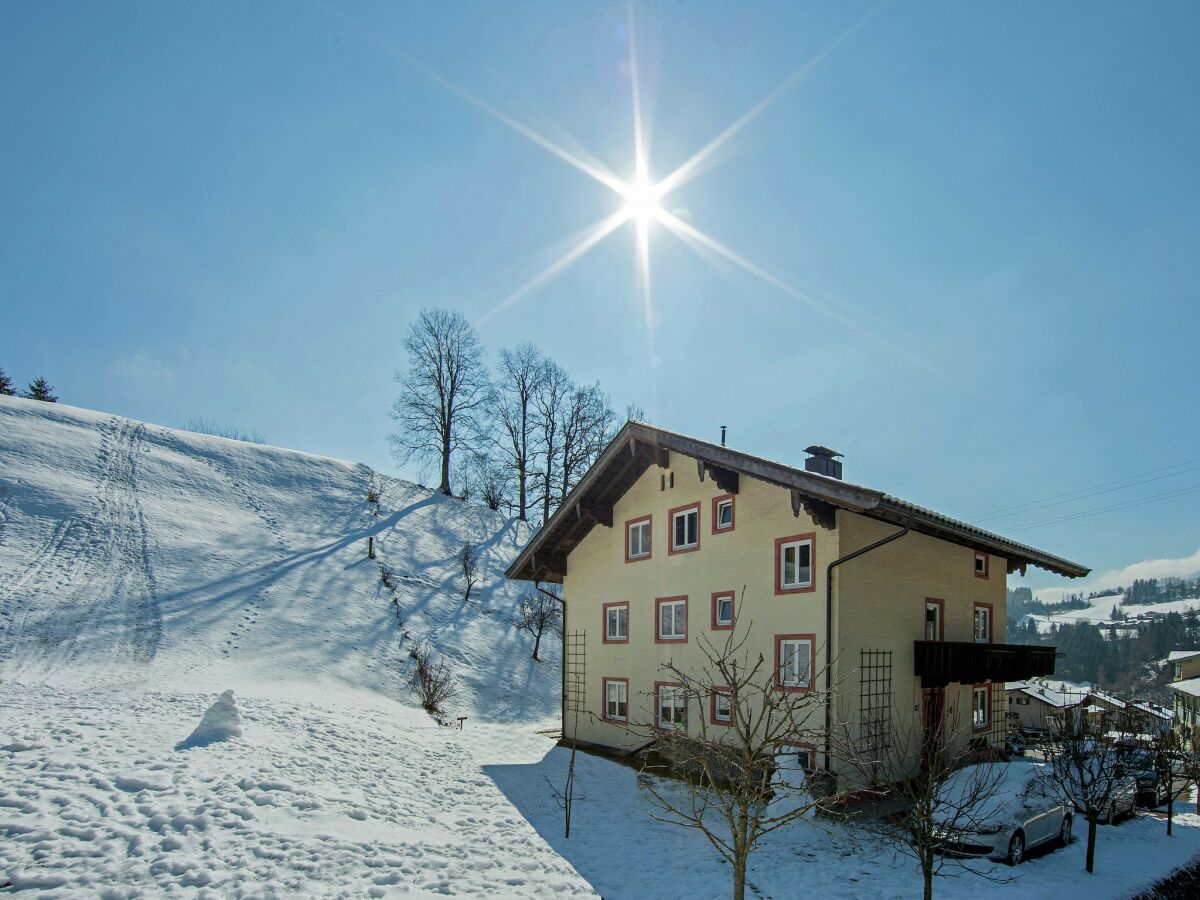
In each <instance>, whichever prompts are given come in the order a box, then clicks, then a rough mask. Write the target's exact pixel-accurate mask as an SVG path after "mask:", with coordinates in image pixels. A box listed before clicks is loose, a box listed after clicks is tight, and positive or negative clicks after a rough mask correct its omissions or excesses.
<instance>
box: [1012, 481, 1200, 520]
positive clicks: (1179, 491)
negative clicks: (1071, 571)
mask: <svg viewBox="0 0 1200 900" xmlns="http://www.w3.org/2000/svg"><path fill="white" fill-rule="evenodd" d="M1198 492H1200V484H1194V485H1191V486H1190V487H1185V488H1176V489H1175V490H1171V491H1164V492H1163V493H1161V494H1153V495H1151V496H1149V497H1142V498H1140V499H1138V500H1128V501H1126V502H1124V503H1114V504H1112V505H1111V506H1101V507H1098V508H1096V509H1087V510H1083V511H1081V512H1077V513H1069V514H1067V515H1065V516H1058V517H1057V518H1054V519H1045V520H1043V521H1041V522H1028V523H1026V524H1024V525H1016V526H1013V527H1012V528H1010V529H1007V530H1009V531H1021V530H1023V529H1026V528H1037V527H1039V526H1041V525H1054V524H1056V523H1058V522H1070V521H1072V520H1074V519H1086V518H1087V517H1088V516H1098V515H1100V514H1101V513H1106V512H1116V511H1117V510H1121V509H1129V508H1130V507H1134V506H1142V505H1144V504H1146V503H1157V502H1159V501H1160V500H1170V499H1172V498H1174V497H1183V496H1185V495H1187V494H1195V493H1198Z"/></svg>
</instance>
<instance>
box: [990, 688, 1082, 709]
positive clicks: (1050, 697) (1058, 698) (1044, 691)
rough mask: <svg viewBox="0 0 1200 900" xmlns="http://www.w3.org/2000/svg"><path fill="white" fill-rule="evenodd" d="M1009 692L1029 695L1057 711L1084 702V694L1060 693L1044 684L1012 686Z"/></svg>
mask: <svg viewBox="0 0 1200 900" xmlns="http://www.w3.org/2000/svg"><path fill="white" fill-rule="evenodd" d="M1008 690H1009V691H1010V692H1011V691H1016V692H1018V693H1022V694H1028V695H1029V696H1030V697H1033V698H1034V699H1036V700H1041V701H1042V702H1043V703H1047V704H1049V705H1050V706H1053V707H1055V708H1057V709H1062V708H1063V707H1067V706H1077V705H1078V704H1079V703H1080V702H1082V701H1083V698H1084V694H1082V693H1079V694H1071V693H1069V692H1067V691H1059V690H1055V689H1054V688H1051V687H1047V686H1046V685H1044V684H1024V683H1021V684H1010V685H1009V686H1008Z"/></svg>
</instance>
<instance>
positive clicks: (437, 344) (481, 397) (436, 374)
mask: <svg viewBox="0 0 1200 900" xmlns="http://www.w3.org/2000/svg"><path fill="white" fill-rule="evenodd" d="M404 348H405V350H407V351H408V357H409V360H408V363H409V365H408V371H407V372H406V373H404V374H400V373H397V374H396V381H398V382H399V383H400V385H401V390H400V396H399V397H397V398H396V402H395V404H394V405H393V406H392V419H393V420H394V421H395V422H396V426H397V428H396V431H394V432H393V433H392V434H391V436H390V441H391V443H392V449H393V452H394V453H395V454H396V457H397V459H398V460H399V461H400V462H408V461H409V460H410V459H419V460H421V461H423V462H437V463H438V465H439V467H440V471H441V481H440V483H439V485H438V490H439V491H441V492H442V493H443V494H446V495H447V496H450V495H451V494H452V491H451V488H450V466H451V457H452V456H453V454H454V453H455V452H457V451H458V450H460V449H463V448H466V447H469V446H471V445H472V444H473V442H474V441H475V440H477V436H478V424H479V423H478V419H479V414H480V413H481V412H482V407H483V405H484V403H485V402H486V400H487V396H488V386H489V385H488V375H487V369H486V368H485V366H484V364H483V347H482V345H481V344H480V342H479V337H478V336H477V335H476V333H475V329H474V328H473V327H472V326H471V324H470V323H469V322H468V321H467V320H466V319H465V318H463V317H462V316H461V315H460V314H459V313H456V312H450V311H448V310H444V309H423V310H421V312H420V314H419V315H418V317H417V321H415V322H414V323H413V324H412V326H411V327H410V328H409V330H408V335H407V336H406V337H405V339H404Z"/></svg>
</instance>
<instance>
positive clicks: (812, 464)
mask: <svg viewBox="0 0 1200 900" xmlns="http://www.w3.org/2000/svg"><path fill="white" fill-rule="evenodd" d="M804 452H805V453H807V454H809V457H808V459H806V460H805V461H804V471H806V472H816V473H817V474H818V475H828V476H829V477H830V478H836V479H838V480H839V481H840V480H841V478H842V464H841V463H840V462H838V461H837V459H836V457H839V456H841V455H842V454H840V453H838V452H837V451H836V450H830V449H829V448H828V447H822V446H821V445H820V444H813V445H812V446H811V447H805V448H804Z"/></svg>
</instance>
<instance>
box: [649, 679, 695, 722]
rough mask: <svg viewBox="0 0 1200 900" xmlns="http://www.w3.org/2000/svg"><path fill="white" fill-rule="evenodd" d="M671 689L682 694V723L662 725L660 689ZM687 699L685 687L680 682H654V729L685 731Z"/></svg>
mask: <svg viewBox="0 0 1200 900" xmlns="http://www.w3.org/2000/svg"><path fill="white" fill-rule="evenodd" d="M663 688H673V689H675V690H678V691H681V692H682V693H683V722H682V723H679V724H676V723H670V724H667V725H663V723H662V689H663ZM687 700H688V697H687V690H686V685H684V684H683V682H680V681H656V682H654V727H655V728H657V729H659V730H682V731H684V732H686V731H687V726H688V702H687Z"/></svg>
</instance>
